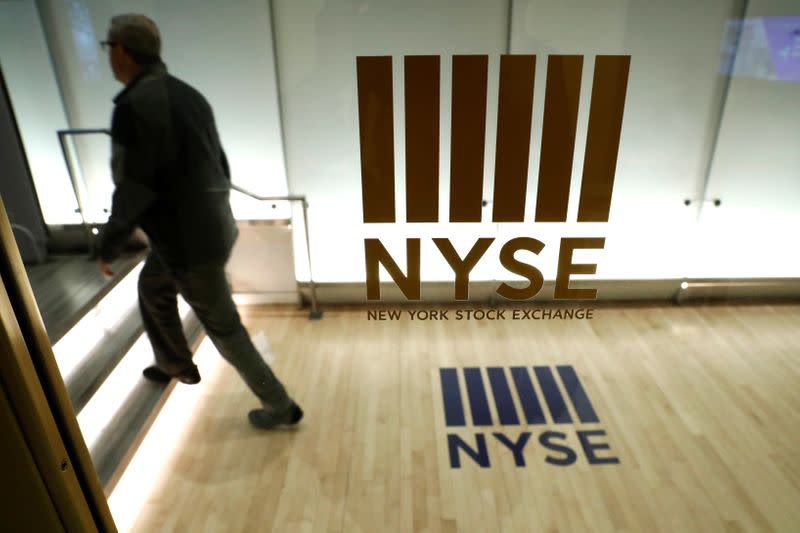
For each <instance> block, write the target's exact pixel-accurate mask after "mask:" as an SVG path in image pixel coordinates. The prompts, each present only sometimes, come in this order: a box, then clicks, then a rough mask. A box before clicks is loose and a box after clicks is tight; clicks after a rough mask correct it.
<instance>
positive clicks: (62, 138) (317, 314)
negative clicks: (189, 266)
mask: <svg viewBox="0 0 800 533" xmlns="http://www.w3.org/2000/svg"><path fill="white" fill-rule="evenodd" d="M56 133H57V134H58V141H59V143H60V144H61V153H62V154H63V155H64V161H65V162H66V164H67V173H69V178H70V181H71V182H72V190H73V191H74V193H75V199H76V200H77V201H78V213H80V215H81V221H82V223H83V228H84V230H85V231H86V236H87V238H88V239H89V244H90V246H91V242H92V240H93V234H92V231H91V228H90V225H89V223H88V222H87V221H86V215H85V205H84V198H83V194H82V192H81V190H82V189H81V185H83V186H84V187H85V184H83V183H79V181H78V180H79V178H78V174H77V173H76V172H75V168H74V166H73V163H72V157H70V155H69V151H68V150H67V142H66V139H67V136H70V135H96V134H105V135H111V131H110V130H108V129H102V128H85V129H83V128H81V129H66V130H58V131H57V132H56ZM231 189H233V190H235V191H238V192H240V193H242V194H245V195H247V196H249V197H251V198H253V199H255V200H259V201H265V202H278V201H288V202H301V203H302V205H303V226H304V229H305V237H306V257H307V259H308V277H309V285H310V288H311V312H310V313H309V318H310V319H311V320H318V319H320V318H322V311H320V310H319V306H318V303H317V286H316V283H314V276H313V274H312V270H311V241H310V239H309V236H308V201H307V200H306V197H305V196H303V195H296V194H290V195H288V196H262V195H260V194H256V193H254V192H252V191H249V190H247V189H245V188H243V187H240V186H238V185H235V184H233V183H231ZM298 292H300V289H299V288H298Z"/></svg>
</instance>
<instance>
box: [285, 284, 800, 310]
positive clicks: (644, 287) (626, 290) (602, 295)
mask: <svg viewBox="0 0 800 533" xmlns="http://www.w3.org/2000/svg"><path fill="white" fill-rule="evenodd" d="M500 283H501V282H500V281H479V282H473V283H470V286H469V299H468V300H465V302H469V303H482V304H499V303H508V302H509V300H506V299H505V298H503V297H501V296H499V295H497V293H496V290H497V287H498V286H499V285H500ZM684 283H685V284H686V285H685V288H682V284H684ZM298 287H299V290H300V293H301V294H302V297H303V301H304V302H308V301H310V299H311V287H310V284H309V283H308V282H301V283H299V284H298ZM315 288H316V296H317V301H318V303H319V304H321V305H326V304H333V305H338V304H365V303H373V302H368V301H367V290H366V285H365V284H364V283H316V284H315ZM570 288H573V289H581V288H595V289H597V299H596V300H594V301H598V302H601V301H608V302H616V301H674V302H678V303H688V302H692V301H709V300H718V301H719V300H728V301H747V300H795V299H797V300H800V278H775V279H736V280H732V279H728V280H682V279H659V280H579V281H573V282H571V283H570ZM554 290H555V282H553V281H546V282H545V283H544V286H543V287H542V290H541V291H540V292H539V294H538V295H537V296H536V297H535V298H533V299H532V300H530V301H531V302H552V301H554V298H553V293H554ZM421 293H422V298H421V300H420V302H421V303H453V302H454V301H455V300H454V288H453V283H452V282H423V283H422V288H421ZM583 301H587V300H583ZM380 302H381V303H408V299H406V297H405V296H404V295H403V293H402V292H401V291H400V289H399V288H398V287H397V286H396V285H395V284H394V283H381V299H380ZM374 303H377V302H374Z"/></svg>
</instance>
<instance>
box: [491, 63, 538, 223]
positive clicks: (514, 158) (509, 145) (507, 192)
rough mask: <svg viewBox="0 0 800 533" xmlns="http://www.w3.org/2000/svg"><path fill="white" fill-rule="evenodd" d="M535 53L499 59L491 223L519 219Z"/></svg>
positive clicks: (522, 211)
mask: <svg viewBox="0 0 800 533" xmlns="http://www.w3.org/2000/svg"><path fill="white" fill-rule="evenodd" d="M535 72H536V56H534V55H504V56H502V57H501V58H500V98H499V100H500V101H499V104H498V111H497V148H496V157H495V170H494V176H495V177H494V202H493V208H492V221H493V222H523V221H524V219H525V197H526V194H527V187H528V156H529V155H530V142H531V114H532V112H533V82H534V76H535Z"/></svg>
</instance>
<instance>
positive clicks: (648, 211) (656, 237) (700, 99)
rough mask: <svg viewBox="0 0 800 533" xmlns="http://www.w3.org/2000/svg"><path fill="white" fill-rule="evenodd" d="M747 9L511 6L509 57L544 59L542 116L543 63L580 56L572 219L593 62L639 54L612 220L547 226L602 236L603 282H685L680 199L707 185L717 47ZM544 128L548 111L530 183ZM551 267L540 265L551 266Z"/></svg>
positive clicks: (561, 1) (684, 3)
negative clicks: (731, 23)
mask: <svg viewBox="0 0 800 533" xmlns="http://www.w3.org/2000/svg"><path fill="white" fill-rule="evenodd" d="M740 9H741V2H740V0H705V1H703V2H696V1H693V0H678V1H669V2H667V1H660V2H644V1H637V0H600V1H591V2H587V1H584V0H566V1H565V0H518V1H515V2H514V20H513V26H512V52H514V53H536V54H537V55H538V56H539V57H538V64H537V84H536V85H537V87H536V89H537V90H536V93H535V96H534V102H535V103H536V102H538V103H539V104H538V105H537V106H536V107H537V109H541V104H542V102H543V101H544V83H543V82H544V79H543V78H544V73H545V72H546V61H545V57H544V56H546V55H547V54H582V55H584V72H583V78H582V81H583V83H582V88H581V101H580V108H579V115H578V131H577V135H576V143H575V156H574V160H573V176H572V188H571V194H570V210H569V213H570V214H569V216H568V220H575V219H576V213H577V207H578V198H579V195H580V180H581V173H582V169H583V159H584V157H583V152H584V148H585V143H586V130H587V123H588V113H589V102H590V97H591V86H592V76H593V72H594V66H593V62H594V57H593V56H595V55H598V54H627V55H630V56H631V67H630V75H629V80H628V90H627V98H626V105H625V113H624V118H623V125H622V134H621V139H620V148H619V155H618V160H617V169H616V176H615V183H614V195H613V201H612V205H611V213H610V220H609V223H608V224H605V225H604V224H577V223H571V224H570V223H568V224H560V225H548V226H546V227H544V228H542V229H541V231H542V232H552V233H553V234H554V235H558V234H570V235H576V236H605V237H606V245H605V250H604V251H603V252H598V253H595V252H592V256H591V259H596V260H597V263H598V270H597V276H596V277H598V278H602V279H648V278H650V279H662V278H681V277H683V276H684V275H685V273H686V268H687V264H686V263H687V261H686V255H685V253H684V251H685V250H686V248H687V243H688V242H689V240H690V236H691V235H692V232H693V228H694V226H695V221H696V216H697V210H696V208H694V207H689V208H687V207H686V206H685V205H684V203H683V201H684V199H686V198H693V197H695V196H696V195H697V192H698V190H699V189H700V188H702V183H703V181H704V178H705V173H706V169H707V165H708V162H709V159H710V156H711V148H712V142H713V138H714V132H715V130H716V126H717V122H718V117H719V112H720V111H721V107H722V91H723V89H724V78H723V77H722V76H721V75H720V74H719V58H720V55H719V50H720V43H721V41H722V37H723V34H724V30H725V23H726V22H727V20H728V19H730V18H732V17H733V16H734V15H735V14H736V13H737V12H738V10H740ZM541 127H542V113H541V111H539V112H538V113H537V112H536V110H535V111H534V135H533V137H534V139H533V149H532V150H531V156H532V157H531V164H530V170H529V180H532V181H533V182H534V183H535V180H536V177H537V176H538V165H539V144H540V140H541V135H540V132H541ZM535 196H536V189H535V188H529V194H528V204H529V205H533V204H534V202H535V200H534V199H535ZM534 230H535V231H540V230H539V229H538V228H534ZM545 252H547V249H546V250H545ZM555 252H556V250H552V249H551V250H550V253H551V254H555ZM588 253H589V252H587V254H588ZM587 259H589V257H588V256H587ZM555 261H556V259H555V258H548V259H544V260H543V262H544V264H545V265H548V266H552V265H555ZM546 274H547V273H546ZM550 275H551V276H552V271H551V273H550Z"/></svg>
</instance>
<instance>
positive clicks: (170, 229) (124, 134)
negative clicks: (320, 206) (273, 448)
mask: <svg viewBox="0 0 800 533" xmlns="http://www.w3.org/2000/svg"><path fill="white" fill-rule="evenodd" d="M101 44H102V46H103V48H104V49H106V50H107V51H108V54H109V63H110V65H111V70H112V71H113V73H114V77H115V78H116V79H117V81H119V82H120V83H122V84H123V85H125V88H124V89H123V90H122V92H120V93H119V94H118V95H117V96H116V97H115V98H114V103H115V108H114V113H113V117H112V120H111V138H112V157H111V170H112V176H113V179H114V184H115V189H114V195H113V199H112V205H111V215H110V217H109V219H108V223H107V224H106V225H105V226H104V227H103V229H102V231H101V232H100V234H99V236H98V240H97V245H96V252H97V255H98V265H99V268H100V270H101V271H102V272H103V273H104V274H106V275H111V272H110V270H109V268H108V264H109V263H110V262H111V261H112V260H114V259H115V258H116V257H118V256H119V254H120V252H121V250H122V248H123V246H124V244H125V242H126V241H127V239H128V237H129V236H130V234H131V232H132V231H133V230H134V228H135V227H136V226H140V227H141V228H142V229H143V230H144V232H145V233H146V234H147V236H148V237H149V239H150V246H151V251H150V255H149V256H148V258H147V260H146V262H145V264H144V267H143V268H142V271H141V274H140V276H139V309H140V311H141V314H142V319H143V322H144V327H145V331H146V332H147V336H148V337H149V339H150V343H151V344H152V346H153V351H154V353H155V359H156V365H155V366H151V367H148V368H146V369H145V370H144V372H143V373H144V376H145V377H146V378H148V379H150V380H153V381H161V382H167V381H169V380H170V379H172V378H175V379H178V380H179V381H181V382H183V383H187V384H194V383H197V382H199V381H200V373H199V371H198V369H197V366H196V365H195V364H194V363H193V362H192V353H191V351H190V350H189V347H188V343H187V341H186V338H185V336H184V333H183V328H182V325H181V319H180V315H179V314H178V306H177V295H178V294H181V296H183V298H184V299H185V300H186V302H187V303H188V304H189V305H190V306H191V307H192V309H193V310H194V312H195V313H196V314H197V317H198V318H199V320H200V322H201V323H202V324H203V327H204V328H205V330H206V332H207V333H208V336H209V338H210V339H211V340H212V342H213V343H214V345H215V346H216V348H217V350H219V353H220V354H221V355H222V357H224V358H225V359H226V360H227V361H228V362H229V363H230V364H231V365H233V366H234V367H235V368H236V370H237V371H238V372H239V374H240V375H241V377H242V379H243V380H244V381H245V383H246V384H247V386H248V387H249V388H250V390H252V391H253V393H254V394H255V395H256V396H257V397H258V398H259V400H261V402H262V408H260V409H255V410H253V411H251V412H250V413H249V417H248V418H249V420H250V422H251V423H252V424H253V425H254V426H256V427H259V428H263V429H270V428H273V427H276V426H279V425H293V424H297V423H298V422H299V421H300V419H301V418H302V417H303V411H302V410H301V409H300V407H299V406H298V405H297V404H296V403H295V402H294V401H293V400H292V399H291V398H290V397H289V395H288V394H287V393H286V390H285V389H284V387H283V385H282V384H281V382H280V381H279V380H278V378H277V377H276V376H275V375H274V374H273V372H272V370H271V369H270V367H269V366H268V365H267V364H266V362H264V360H263V358H262V357H261V355H260V354H259V352H258V351H257V350H256V348H255V347H254V346H253V343H252V341H251V340H250V336H249V334H248V333H247V331H246V330H245V328H244V326H243V325H242V323H241V320H240V318H239V314H238V312H237V310H236V307H235V305H234V303H233V299H232V297H231V292H230V286H229V285H228V282H227V279H226V277H225V263H226V262H227V260H228V257H229V256H230V252H231V249H232V247H233V244H234V242H235V241H236V237H237V235H238V230H237V228H236V223H235V221H234V218H233V214H232V213H231V208H230V202H229V196H230V169H229V168H228V162H227V159H226V158H225V153H224V151H223V150H222V146H221V144H220V140H219V135H218V133H217V129H216V125H215V123H214V116H213V112H212V110H211V106H210V105H209V104H208V102H207V101H206V100H205V98H204V97H203V96H202V95H201V94H200V93H199V92H198V91H197V90H195V89H194V88H192V87H190V86H189V85H187V84H186V83H184V82H182V81H181V80H179V79H177V78H175V77H173V76H171V75H170V74H168V72H167V68H166V65H164V63H163V62H162V61H161V37H160V33H159V31H158V28H157V27H156V25H155V23H154V22H153V21H152V20H150V19H149V18H147V17H145V16H143V15H120V16H116V17H114V18H112V19H111V26H110V28H109V30H108V37H107V40H105V41H103V42H102V43H101Z"/></svg>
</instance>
